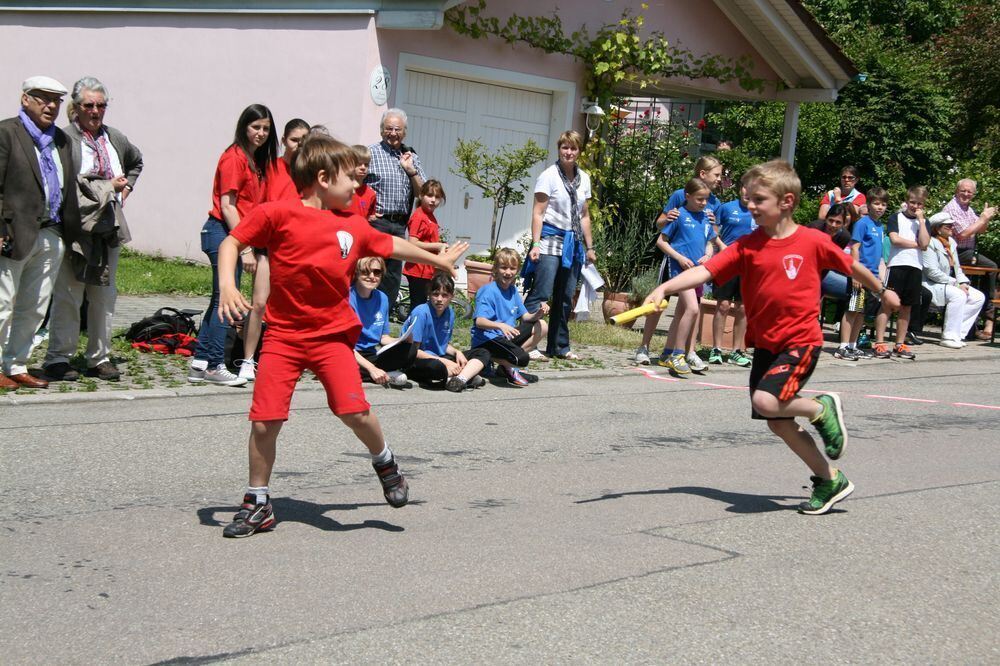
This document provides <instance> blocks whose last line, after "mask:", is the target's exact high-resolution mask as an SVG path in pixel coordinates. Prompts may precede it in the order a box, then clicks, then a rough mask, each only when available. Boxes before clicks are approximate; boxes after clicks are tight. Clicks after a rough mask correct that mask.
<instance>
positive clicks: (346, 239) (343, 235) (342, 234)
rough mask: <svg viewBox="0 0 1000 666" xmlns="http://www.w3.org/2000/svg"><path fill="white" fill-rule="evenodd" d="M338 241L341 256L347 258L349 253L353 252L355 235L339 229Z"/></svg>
mask: <svg viewBox="0 0 1000 666" xmlns="http://www.w3.org/2000/svg"><path fill="white" fill-rule="evenodd" d="M337 242H338V243H340V258H341V259H347V255H348V254H350V253H351V246H352V245H354V236H352V235H351V234H349V233H347V232H346V231H338V232H337Z"/></svg>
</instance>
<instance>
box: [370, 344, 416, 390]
mask: <svg viewBox="0 0 1000 666" xmlns="http://www.w3.org/2000/svg"><path fill="white" fill-rule="evenodd" d="M357 351H358V353H359V354H361V355H362V356H364V357H365V358H366V359H367V360H369V361H371V363H372V365H374V366H375V367H376V368H378V369H380V370H385V371H386V372H391V371H392V370H403V369H405V368H408V367H410V365H412V364H413V360H414V359H415V358H416V357H417V345H416V344H414V343H412V342H400V343H399V344H398V345H396V346H395V347H393V348H392V349H390V350H389V351H387V352H385V353H384V354H381V355H378V354H376V352H375V348H374V347H369V348H368V349H359V350H357ZM358 369H359V370H360V371H361V380H362V381H365V382H370V381H371V380H372V376H371V375H370V374H369V373H368V370H367V369H366V368H363V367H361V366H360V365H359V366H358Z"/></svg>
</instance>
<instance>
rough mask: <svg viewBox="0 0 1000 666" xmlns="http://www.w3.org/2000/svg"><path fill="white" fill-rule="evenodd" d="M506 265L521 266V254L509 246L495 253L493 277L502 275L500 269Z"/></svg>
mask: <svg viewBox="0 0 1000 666" xmlns="http://www.w3.org/2000/svg"><path fill="white" fill-rule="evenodd" d="M504 266H513V267H514V268H515V269H516V268H520V267H521V255H519V254H518V253H517V251H515V250H512V249H511V248H509V247H502V248H500V249H499V250H497V253H496V254H495V255H493V278H494V279H496V278H498V277H500V269H501V268H503V267H504Z"/></svg>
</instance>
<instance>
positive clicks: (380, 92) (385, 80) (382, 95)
mask: <svg viewBox="0 0 1000 666" xmlns="http://www.w3.org/2000/svg"><path fill="white" fill-rule="evenodd" d="M369 87H370V89H371V95H372V101H373V102H375V104H376V105H377V106H383V105H384V104H385V103H386V102H387V101H389V70H388V69H386V68H385V67H383V66H382V65H376V66H375V69H373V70H372V75H371V79H370V80H369Z"/></svg>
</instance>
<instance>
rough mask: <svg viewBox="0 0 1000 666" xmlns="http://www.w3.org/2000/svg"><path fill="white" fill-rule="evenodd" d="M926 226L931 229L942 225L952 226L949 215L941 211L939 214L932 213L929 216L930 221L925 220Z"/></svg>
mask: <svg viewBox="0 0 1000 666" xmlns="http://www.w3.org/2000/svg"><path fill="white" fill-rule="evenodd" d="M927 224H928V225H930V226H931V227H932V228H933V227H938V226H941V225H942V224H954V222H953V221H952V219H951V214H950V213H946V212H944V211H941V212H940V213H934V214H933V215H931V219H929V220H927Z"/></svg>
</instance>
